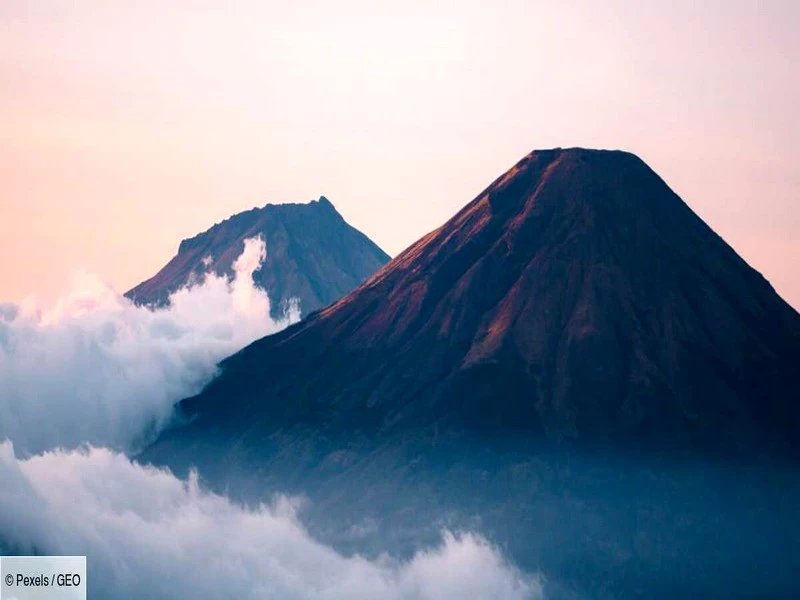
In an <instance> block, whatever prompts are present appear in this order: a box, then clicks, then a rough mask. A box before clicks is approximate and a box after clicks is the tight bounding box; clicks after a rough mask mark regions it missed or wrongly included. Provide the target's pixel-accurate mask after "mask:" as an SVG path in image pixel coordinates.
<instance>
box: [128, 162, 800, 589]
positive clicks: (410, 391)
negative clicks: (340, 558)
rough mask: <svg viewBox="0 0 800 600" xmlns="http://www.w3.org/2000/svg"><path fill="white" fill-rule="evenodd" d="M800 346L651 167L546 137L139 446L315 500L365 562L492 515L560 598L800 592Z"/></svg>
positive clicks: (315, 521) (240, 357)
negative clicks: (183, 419)
mask: <svg viewBox="0 0 800 600" xmlns="http://www.w3.org/2000/svg"><path fill="white" fill-rule="evenodd" d="M798 357H800V315H798V314H797V312H795V311H794V310H793V309H792V308H791V307H789V306H788V305H787V304H786V303H785V302H784V301H783V300H781V299H780V298H779V297H778V295H777V294H776V293H775V291H774V290H773V289H772V287H771V286H770V285H769V284H768V283H767V281H765V280H764V278H763V277H761V275H759V274H758V273H757V272H756V271H754V270H753V269H751V268H750V267H749V266H747V264H745V262H744V261H743V260H742V259H741V258H740V257H739V256H738V255H737V254H736V253H735V252H734V251H733V250H732V249H731V248H730V247H729V246H728V245H727V244H726V243H725V242H724V241H723V240H722V239H720V238H719V236H717V235H716V234H715V233H714V232H713V231H711V229H710V228H709V227H708V226H706V225H705V224H704V223H703V222H702V221H701V220H700V219H699V218H698V217H697V216H696V215H695V214H694V213H693V212H692V211H691V210H690V209H689V208H688V207H687V206H686V204H684V203H683V201H681V199H680V198H678V196H676V195H675V194H674V193H673V192H672V191H671V190H670V189H669V187H667V185H666V184H665V183H664V182H663V181H662V180H661V179H660V178H659V177H658V175H656V174H655V173H654V172H653V171H652V170H651V169H650V168H649V167H647V165H645V164H644V163H643V162H642V161H641V160H640V159H638V158H637V157H636V156H633V155H631V154H628V153H625V152H616V151H595V150H583V149H567V150H561V149H555V150H544V151H536V152H533V153H531V154H529V155H528V156H526V157H525V158H523V159H522V160H521V161H520V162H519V163H517V164H516V165H515V166H514V167H513V168H512V169H510V170H509V171H508V172H507V173H506V174H504V175H503V176H502V177H500V178H499V179H497V180H496V181H495V182H494V183H492V184H491V185H490V186H489V187H488V188H487V189H486V190H485V191H483V192H482V193H481V194H480V195H478V197H477V198H475V199H474V200H473V201H472V202H470V203H469V204H468V205H467V206H466V207H464V209H463V210H461V211H460V212H459V213H458V214H456V215H455V216H454V217H453V218H452V219H451V220H449V221H448V222H447V223H445V224H444V225H443V226H442V227H440V228H439V229H437V230H436V231H433V232H431V233H430V234H428V235H426V236H425V237H423V238H422V239H421V240H419V241H418V242H417V243H415V244H414V245H412V246H411V247H410V248H408V249H407V250H406V251H405V252H403V253H402V254H400V255H399V256H398V257H396V258H395V259H394V260H392V261H391V262H390V263H388V264H387V265H386V266H384V267H383V268H382V269H381V270H380V271H378V272H377V273H376V274H375V275H373V276H372V277H371V278H370V279H369V280H367V281H366V282H365V283H364V284H363V285H362V286H361V287H359V288H358V289H356V290H355V291H353V292H352V293H350V294H348V295H346V296H345V297H343V298H341V299H340V300H339V301H338V302H336V303H335V304H333V305H331V306H328V307H326V308H324V309H323V310H321V311H319V312H317V313H315V314H313V315H311V316H310V317H309V318H307V319H306V320H305V321H302V322H300V323H299V324H297V325H294V326H292V327H289V328H288V329H285V330H284V331H282V332H280V333H278V334H276V335H273V336H270V337H266V338H263V339H261V340H259V341H257V342H255V343H253V344H252V345H250V346H249V347H247V348H245V349H243V350H242V351H240V352H239V353H237V354H235V355H234V356H232V357H230V358H229V359H227V360H226V361H224V362H223V363H222V369H221V375H220V376H219V378H218V379H216V380H215V381H214V382H213V383H211V384H210V385H209V386H208V387H207V388H206V389H205V390H204V391H203V392H202V393H201V394H200V395H198V396H196V397H194V398H190V399H187V400H185V401H183V402H182V404H181V409H182V412H183V413H184V414H185V415H186V416H187V417H188V419H189V420H188V424H185V425H184V426H182V427H177V428H175V429H173V430H171V431H168V432H166V433H164V434H163V435H162V436H161V438H160V439H159V440H157V441H156V443H155V444H153V445H152V446H151V447H150V448H149V449H147V450H146V451H145V452H144V453H143V455H142V456H141V457H140V459H141V460H150V461H153V462H156V463H160V464H166V465H168V466H170V467H172V468H173V469H174V470H176V471H178V472H185V471H186V469H187V468H189V467H190V466H192V465H194V466H196V467H197V468H198V469H199V471H200V473H201V475H202V476H203V477H204V480H206V481H208V482H210V483H211V485H214V486H216V487H217V488H218V489H224V490H226V491H230V492H232V493H236V494H239V495H241V496H242V497H243V498H244V499H245V500H246V501H251V502H262V501H264V499H265V498H269V497H270V495H271V494H273V493H274V492H275V491H278V490H279V491H283V492H287V493H294V494H302V495H304V496H307V497H308V498H309V499H310V503H309V504H308V506H307V507H306V508H305V509H304V513H303V515H304V523H306V524H307V525H308V527H309V529H310V531H311V532H312V533H313V534H314V535H315V536H317V537H318V538H319V539H323V540H326V541H328V542H330V543H332V544H334V545H335V546H336V547H337V548H340V549H341V550H343V551H346V552H358V553H362V554H369V553H374V554H378V553H380V552H384V551H388V552H390V553H401V554H402V553H405V555H406V556H410V555H411V554H412V552H413V551H414V549H418V548H419V547H421V546H424V545H425V544H426V543H427V544H430V543H431V540H435V539H436V536H437V535H438V533H439V532H440V531H441V529H442V528H444V527H448V528H453V529H454V530H464V529H466V530H474V529H476V528H477V529H478V530H479V531H480V532H481V533H483V534H485V535H486V536H488V537H489V538H490V539H491V540H492V541H494V542H495V543H497V544H498V546H499V547H502V548H504V549H506V550H507V551H508V553H509V556H510V557H511V558H512V560H514V561H515V562H516V563H517V564H519V565H520V566H521V567H522V568H523V569H526V570H542V571H543V572H544V574H545V576H546V578H547V586H546V594H545V595H546V597H547V598H553V599H560V598H564V599H571V600H574V599H576V598H637V599H638V598H665V599H666V598H696V597H697V598H700V597H701V598H731V597H739V598H749V597H753V598H754V597H776V598H778V597H786V598H789V597H796V596H797V582H796V575H795V574H796V573H797V572H798V569H800V552H798V541H797V540H800V522H798V520H797V508H796V507H797V504H798V502H800V477H798V475H797V473H798V471H797V469H796V468H795V467H794V462H793V461H795V460H796V458H797V454H796V453H797V450H798V443H799V442H798V440H800V435H798V434H800V427H799V426H798V425H799V423H800V420H799V419H798V414H799V412H800V411H799V408H798V406H799V405H798V394H797V390H796V383H795V375H794V373H795V371H796V368H797V365H796V363H797V359H798ZM787 460H788V462H787Z"/></svg>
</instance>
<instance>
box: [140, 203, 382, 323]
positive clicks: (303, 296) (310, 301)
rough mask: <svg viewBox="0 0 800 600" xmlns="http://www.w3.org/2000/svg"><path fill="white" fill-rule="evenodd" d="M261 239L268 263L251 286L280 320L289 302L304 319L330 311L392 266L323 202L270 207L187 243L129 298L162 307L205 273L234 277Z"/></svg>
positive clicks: (224, 223)
mask: <svg viewBox="0 0 800 600" xmlns="http://www.w3.org/2000/svg"><path fill="white" fill-rule="evenodd" d="M256 236H261V237H262V238H263V239H264V241H265V243H266V245H267V257H266V259H265V261H264V264H263V265H262V266H261V268H260V269H258V270H257V271H256V272H255V273H254V275H253V279H254V281H255V283H256V285H258V286H260V287H262V288H263V289H265V290H267V291H268V292H269V295H270V299H271V300H272V313H273V317H276V318H277V317H280V316H281V315H282V313H283V311H284V310H285V309H286V307H287V303H289V302H292V301H297V302H298V304H299V308H300V310H301V312H302V314H303V316H305V315H307V314H309V313H311V312H314V311H315V310H318V309H320V308H322V307H323V306H327V305H328V304H330V303H331V302H333V301H334V300H338V299H339V298H341V297H342V296H343V295H344V294H346V293H347V292H349V291H351V290H353V289H354V288H355V287H357V286H358V285H359V284H361V283H362V282H363V281H364V280H365V279H367V278H368V277H369V276H370V275H372V274H373V273H375V271H377V270H378V269H379V268H380V267H381V266H383V265H384V264H385V263H386V262H387V261H388V260H389V256H388V255H387V254H386V253H385V252H384V251H383V250H381V249H380V248H379V247H378V246H377V245H376V244H375V243H373V242H372V240H370V239H369V238H368V237H367V236H366V235H364V234H363V233H361V232H360V231H358V230H357V229H355V228H354V227H352V226H351V225H349V224H348V223H347V222H346V221H345V220H344V219H343V218H342V216H341V215H340V214H339V212H338V211H337V210H336V208H335V207H334V206H333V204H332V203H331V202H330V200H328V199H327V198H325V197H324V196H322V197H320V198H319V200H314V201H312V202H309V203H307V204H267V205H266V206H264V207H262V208H254V209H252V210H249V211H245V212H242V213H238V214H236V215H233V216H232V217H230V218H228V219H226V220H224V221H222V222H221V223H217V224H216V225H214V226H213V227H211V228H210V229H208V230H207V231H205V232H203V233H200V234H198V235H196V236H194V237H192V238H190V239H187V240H183V241H182V242H181V243H180V245H179V247H178V253H177V254H176V255H175V256H174V257H173V258H172V260H170V261H169V262H168V263H167V264H166V265H165V266H164V267H163V268H162V269H161V270H160V271H159V272H158V273H156V274H155V275H154V276H153V277H151V278H150V279H148V280H146V281H143V282H142V283H140V284H139V285H137V286H136V287H134V288H133V289H131V290H130V291H128V292H127V293H126V294H125V295H126V296H127V297H128V298H130V299H132V300H134V301H135V302H137V303H138V304H154V305H162V304H165V303H166V302H167V301H168V299H169V295H170V294H171V293H172V292H174V291H176V290H177V289H179V288H181V287H183V286H185V285H187V284H191V283H192V282H193V281H196V280H199V279H201V278H202V276H203V275H204V274H205V273H206V272H209V271H211V272H214V273H216V274H217V275H227V276H228V277H232V276H233V262H234V261H235V260H236V257H238V256H239V254H241V252H242V248H243V247H244V240H246V239H248V238H251V237H256Z"/></svg>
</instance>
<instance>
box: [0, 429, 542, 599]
mask: <svg viewBox="0 0 800 600" xmlns="http://www.w3.org/2000/svg"><path fill="white" fill-rule="evenodd" d="M0 480H2V481H3V482H4V485H3V486H2V487H0V531H2V532H4V535H5V536H6V538H7V540H6V541H7V542H10V543H12V544H16V545H18V547H19V548H20V549H21V551H22V552H25V551H31V550H32V549H34V548H35V549H36V550H38V551H40V552H43V553H47V554H86V555H87V556H88V563H87V571H88V584H89V589H90V590H91V595H92V596H93V597H102V598H110V599H116V598H119V599H125V600H127V599H128V598H152V599H154V600H159V599H168V598H192V599H196V600H202V599H205V598H208V599H211V598H213V599H216V598H239V599H242V600H247V599H255V598H258V599H262V600H272V599H275V600H278V599H280V600H338V599H341V600H361V599H363V600H401V599H402V600H434V599H436V600H451V599H452V600H456V599H457V600H462V599H464V598H470V599H473V600H482V599H487V600H489V599H491V600H525V599H534V598H540V597H541V595H542V584H541V582H540V581H539V580H538V578H536V577H532V576H526V575H523V574H521V573H520V572H518V571H517V570H516V569H514V568H513V567H512V566H510V565H509V564H507V563H506V562H505V561H504V560H503V557H502V556H501V554H500V553H499V552H498V550H497V549H496V548H494V547H493V546H491V545H490V544H488V543H487V542H486V541H484V540H483V539H482V538H480V537H479V536H476V535H474V534H469V533H467V534H462V535H454V534H451V533H447V532H445V533H444V535H443V539H442V542H441V545H440V546H438V547H436V548H432V549H428V550H425V551H421V552H419V553H417V554H416V555H415V556H414V557H413V558H412V559H411V560H409V561H406V562H399V561H396V560H393V559H391V558H389V557H382V558H380V559H377V560H374V561H370V560H367V559H365V558H362V557H359V556H352V557H345V556H343V555H341V554H339V553H337V552H336V551H334V550H333V549H331V548H329V547H327V546H325V545H323V544H321V543H319V542H317V541H315V540H314V539H313V538H312V537H311V536H310V535H309V534H308V532H307V531H306V530H305V529H304V527H303V526H302V524H301V523H300V522H299V521H298V519H297V517H296V513H295V506H296V505H295V503H294V502H293V501H292V500H291V499H287V498H278V499H276V500H275V501H274V502H273V503H272V504H270V505H262V506H260V507H258V508H255V509H248V508H245V507H242V506H239V505H237V504H234V503H232V502H231V501H230V500H228V499H227V498H225V497H223V496H219V495H216V494H213V493H211V492H208V491H205V490H203V489H202V488H201V487H200V486H199V485H198V481H197V477H196V476H195V475H191V476H190V477H189V479H188V480H186V481H183V480H179V479H177V478H176V477H174V476H173V475H172V474H171V473H169V472H168V471H166V470H158V469H155V468H154V467H149V466H147V467H145V466H141V465H139V464H137V463H135V462H131V461H130V460H129V459H128V458H127V457H126V456H124V455H123V454H119V453H116V452H114V451H111V450H108V449H97V448H83V449H79V450H73V451H63V450H58V451H53V452H48V453H44V454H42V455H38V456H34V457H31V458H28V459H19V458H17V457H16V456H15V455H14V449H13V446H12V444H10V443H8V442H5V443H2V444H0Z"/></svg>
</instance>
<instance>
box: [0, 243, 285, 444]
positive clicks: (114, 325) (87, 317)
mask: <svg viewBox="0 0 800 600" xmlns="http://www.w3.org/2000/svg"><path fill="white" fill-rule="evenodd" d="M265 252H266V249H265V246H264V242H263V240H261V239H260V238H259V239H250V240H247V241H246V242H245V246H244V250H243V252H242V254H241V256H240V257H239V258H238V259H237V261H236V262H235V263H234V271H235V275H234V277H233V279H232V280H228V279H227V278H225V277H220V276H216V275H213V274H209V275H207V276H206V278H205V279H204V280H203V281H202V282H200V283H198V284H197V285H193V286H191V287H188V288H184V289H181V290H179V291H177V292H176V293H175V294H173V295H172V296H171V298H170V300H171V303H170V306H168V307H166V308H162V309H150V308H145V307H140V306H136V305H134V304H133V303H132V302H131V301H129V300H128V299H126V298H124V297H123V296H121V295H120V294H118V293H117V292H115V291H114V290H113V289H111V288H110V287H109V286H107V285H105V284H104V283H102V282H101V281H99V280H98V279H97V278H95V277H92V276H89V275H86V274H84V275H81V276H80V277H78V278H77V279H76V281H75V282H74V285H73V287H72V289H71V290H70V292H69V293H68V294H66V295H65V296H64V297H62V298H61V299H60V300H58V301H57V302H56V303H55V304H54V305H52V306H47V307H43V306H40V305H39V304H38V303H37V302H36V301H35V300H29V301H25V302H23V303H21V304H20V305H12V304H5V305H2V306H0V440H1V439H4V438H7V439H10V440H11V441H13V442H14V444H15V446H16V448H17V452H21V453H37V452H42V451H44V450H47V449H50V448H56V447H66V448H75V447H77V446H78V445H80V444H82V443H90V444H93V445H101V446H108V447H112V448H116V449H122V450H130V449H132V448H134V447H136V446H137V445H140V444H142V443H144V442H146V441H148V440H149V439H150V438H151V437H152V436H154V435H155V434H156V433H157V431H159V430H160V429H161V428H162V427H163V426H164V425H165V424H166V423H167V422H168V421H169V419H170V417H171V415H172V410H173V407H174V405H175V403H176V402H177V401H179V400H181V399H182V398H185V397H187V396H190V395H192V394H195V393H197V392H198V391H199V390H200V389H201V388H202V387H203V386H204V385H205V384H206V383H208V382H209V381H210V380H211V379H212V378H213V377H214V375H215V373H216V365H217V363H218V362H219V361H220V360H221V359H223V358H225V357H226V356H228V355H230V354H232V353H233V352H235V351H237V350H239V349H240V348H242V347H243V346H245V345H246V344H248V343H250V342H252V341H254V340H256V339H258V338H260V337H263V336H264V335H267V334H270V333H274V332H276V331H279V330H280V329H282V328H284V327H285V326H287V325H288V324H289V323H291V322H293V321H296V320H298V319H299V311H298V309H297V306H296V305H294V306H291V307H290V309H289V311H288V313H287V314H286V316H285V317H284V318H282V319H280V320H278V321H275V320H273V319H271V318H270V314H269V313H270V301H269V297H268V296H267V293H266V292H265V291H264V290H262V289H260V288H257V287H256V286H255V285H254V283H253V278H252V275H253V272H254V271H255V270H256V269H257V268H258V267H259V265H260V264H261V262H262V261H263V259H264V257H265Z"/></svg>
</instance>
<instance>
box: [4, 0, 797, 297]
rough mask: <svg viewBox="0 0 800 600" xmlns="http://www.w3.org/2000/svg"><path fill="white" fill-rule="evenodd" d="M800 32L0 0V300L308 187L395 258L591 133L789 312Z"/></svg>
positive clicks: (611, 13) (242, 5) (608, 17)
mask: <svg viewBox="0 0 800 600" xmlns="http://www.w3.org/2000/svg"><path fill="white" fill-rule="evenodd" d="M643 4H644V5H646V6H642V5H643ZM667 4H668V6H667ZM223 6H224V8H223ZM799 29H800V6H798V5H797V4H795V3H793V2H789V1H781V0H775V1H773V2H765V3H754V2H746V1H735V2H721V1H713V2H707V3H703V6H699V7H698V6H694V3H691V2H673V3H639V2H634V1H633V0H616V1H614V2H606V3H598V2H592V1H589V0H585V1H579V0H575V1H570V2H564V3H536V2H516V1H509V2H504V3H502V5H500V4H491V3H486V2H478V1H466V2H460V3H457V4H452V5H439V6H437V7H432V6H429V3H422V2H410V3H408V2H406V3H396V4H385V5H384V4H381V5H380V6H378V5H375V4H374V3H370V2H366V1H365V0H350V1H347V2H342V3H335V5H334V4H332V3H322V2H304V3H292V5H291V6H287V5H285V4H279V3H273V2H257V1H256V0H243V1H241V2H237V3H215V2H211V1H209V0H177V1H176V2H170V3H162V2H155V0H143V1H142V2H136V3H125V2H116V1H112V0H87V1H86V2H81V3H74V2H67V1H66V0H52V1H44V0H11V1H10V2H5V3H3V6H2V7H0V50H2V52H1V53H0V90H2V93H0V182H1V185H2V191H3V193H2V200H0V256H2V257H3V262H2V266H0V301H18V300H19V299H21V298H22V297H24V296H25V295H27V294H29V293H38V294H42V295H44V296H50V297H52V296H54V295H55V294H57V293H58V292H59V291H60V290H61V289H63V288H64V287H66V285H67V281H68V279H69V277H70V275H71V273H73V272H74V271H76V270H78V269H88V270H90V271H92V272H94V273H96V274H98V275H99V276H100V277H102V278H103V279H104V280H107V281H109V282H110V283H111V284H112V285H113V286H114V287H115V288H116V289H117V290H118V291H120V292H124V291H126V290H127V289H129V288H130V287H132V286H133V285H135V284H137V283H139V282H140V281H141V280H143V279H145V278H147V277H149V276H151V275H153V274H154V273H155V272H156V271H157V270H158V269H159V268H161V266H163V265H164V264H165V263H166V262H167V261H168V260H169V259H170V258H171V257H172V256H173V255H174V254H175V252H176V251H177V247H178V243H179V242H180V240H181V239H183V238H187V237H190V236H192V235H194V234H196V233H198V232H200V231H203V230H205V229H207V228H208V227H210V226H211V225H212V224H214V223H215V222H218V221H220V220H222V219H224V218H227V217H228V216H230V215H232V214H234V213H236V212H240V211H242V210H247V209H249V208H252V207H254V206H263V205H264V204H266V203H267V202H273V203H275V202H283V201H292V202H305V201H309V200H312V199H315V198H318V197H319V196H320V195H325V196H326V197H328V198H329V199H330V200H331V201H332V202H333V204H334V205H335V206H336V208H337V209H338V210H339V211H340V212H341V213H342V215H343V216H344V218H345V219H346V220H348V222H350V223H351V224H352V225H354V226H355V227H357V228H359V229H360V230H362V231H363V232H364V233H365V234H367V235H368V236H369V237H370V238H371V239H373V240H374V241H375V242H376V243H377V244H378V245H380V246H381V247H382V248H384V249H385V250H386V251H387V252H388V253H390V254H392V255H396V254H397V253H399V252H400V251H401V250H402V249H403V248H405V247H406V246H408V245H409V244H411V243H412V242H414V241H415V240H416V239H418V238H419V237H421V236H422V235H424V234H425V233H427V232H428V231H430V230H432V229H434V228H436V227H438V226H439V225H441V224H442V223H443V222H444V221H446V220H447V219H448V218H449V217H450V216H452V215H453V214H454V213H455V212H456V211H457V210H458V209H460V208H461V207H462V206H463V205H464V204H466V203H467V202H468V201H469V200H471V199H472V198H473V197H474V196H475V195H477V194H478V193H479V192H480V191H481V190H482V189H483V188H484V187H485V186H486V185H488V184H489V183H490V182H491V181H492V180H494V179H495V178H496V177H498V176H499V175H501V174H502V173H503V172H504V171H505V170H507V169H509V168H510V167H511V166H512V165H513V164H514V163H515V162H516V161H517V160H519V159H520V158H521V157H522V156H524V155H525V154H527V153H528V152H530V151H531V150H533V149H535V148H548V147H556V146H561V147H569V146H584V147H601V148H620V149H624V150H628V151H631V152H634V153H636V154H638V155H639V156H640V157H641V158H642V159H643V160H645V161H646V162H647V163H648V164H649V165H650V166H651V167H652V168H653V169H654V170H655V171H656V172H657V173H658V174H659V175H660V176H661V177H662V178H663V179H664V180H665V181H666V182H667V183H668V184H669V185H670V187H672V188H673V189H674V190H675V191H676V193H678V194H679V195H680V196H681V197H682V198H683V199H684V200H685V201H686V202H687V203H688V204H689V206H691V207H692V209H693V210H695V212H697V213H698V214H699V215H700V216H701V217H702V218H703V219H704V220H705V221H706V222H707V223H708V224H709V225H710V226H711V227H712V228H713V229H714V230H715V231H716V232H717V233H719V234H720V235H721V236H722V237H723V238H725V240H726V241H727V242H728V243H729V244H731V245H732V246H733V247H734V248H735V249H736V250H737V252H739V254H740V255H742V256H743V257H744V258H745V260H747V261H748V262H749V263H750V264H751V265H752V266H753V267H754V268H756V269H757V270H759V271H760V272H762V273H763V274H764V275H765V276H766V277H767V279H768V280H769V281H770V282H771V283H772V284H773V286H774V287H775V288H776V290H777V291H778V293H779V294H781V295H782V296H783V297H784V298H785V299H786V300H787V301H788V302H790V303H791V304H792V305H793V306H795V307H800V279H798V277H797V267H796V265H797V264H800V237H799V232H800V203H798V199H799V194H798V192H799V191H800V165H799V164H798V161H797V156H798V150H800V120H799V119H797V116H796V110H797V108H796V107H797V106H800V67H798V65H800V39H798V36H796V35H795V32H796V31H797V30H799Z"/></svg>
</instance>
